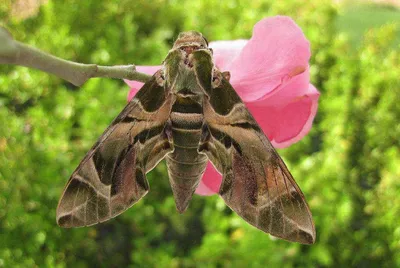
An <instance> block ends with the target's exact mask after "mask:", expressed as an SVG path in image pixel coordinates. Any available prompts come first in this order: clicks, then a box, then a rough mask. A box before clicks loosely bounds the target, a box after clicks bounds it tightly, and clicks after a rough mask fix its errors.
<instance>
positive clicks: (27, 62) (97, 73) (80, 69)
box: [0, 27, 151, 86]
mask: <svg viewBox="0 0 400 268" xmlns="http://www.w3.org/2000/svg"><path fill="white" fill-rule="evenodd" d="M0 64H15V65H21V66H26V67H31V68H36V69H39V70H42V71H44V72H47V73H52V74H54V75H56V76H58V77H60V78H62V79H64V80H66V81H68V82H70V83H72V84H74V85H75V86H81V85H83V84H84V83H85V82H86V81H87V80H88V79H90V78H92V77H110V78H120V79H130V80H136V81H139V82H146V81H148V80H149V79H150V77H151V76H149V75H147V74H144V73H140V72H137V71H136V67H135V65H133V64H132V65H116V66H100V65H96V64H83V63H76V62H73V61H68V60H64V59H61V58H58V57H55V56H53V55H50V54H47V53H45V52H43V51H41V50H39V49H37V48H34V47H31V46H28V45H25V44H23V43H21V42H18V41H16V40H14V39H13V37H12V35H11V34H10V33H9V32H8V31H7V30H6V29H5V28H3V27H0Z"/></svg>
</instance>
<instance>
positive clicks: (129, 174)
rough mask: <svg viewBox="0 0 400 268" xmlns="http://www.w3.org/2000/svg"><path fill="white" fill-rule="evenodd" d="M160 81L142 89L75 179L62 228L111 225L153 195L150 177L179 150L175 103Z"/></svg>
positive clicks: (65, 198) (62, 211)
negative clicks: (173, 125)
mask: <svg viewBox="0 0 400 268" xmlns="http://www.w3.org/2000/svg"><path fill="white" fill-rule="evenodd" d="M159 76H160V73H159V72H157V73H156V74H155V75H154V76H153V77H152V79H151V80H150V81H149V82H147V83H146V84H145V85H144V86H143V87H142V88H141V89H140V91H139V92H138V93H137V94H136V96H135V98H134V99H132V100H131V101H130V102H129V104H128V105H127V106H126V107H125V108H124V110H123V111H122V112H121V113H120V114H119V115H118V116H117V118H115V119H114V121H113V122H112V123H111V125H110V126H109V127H108V128H107V129H106V131H105V132H104V133H103V135H102V136H101V137H100V139H99V140H98V141H97V143H96V144H95V145H94V146H93V148H92V149H91V150H90V151H89V152H88V154H87V155H86V156H85V158H84V159H83V160H82V162H81V163H80V164H79V166H78V168H77V169H76V170H75V171H74V173H73V174H72V176H71V178H70V180H69V182H68V183H67V185H66V187H65V190H64V193H63V195H62V197H61V199H60V201H59V204H58V207H57V223H58V224H59V225H60V226H62V227H79V226H87V225H92V224H96V223H99V222H102V221H105V220H108V219H110V218H112V217H115V216H116V215H118V214H120V213H122V212H123V211H124V210H126V209H127V208H129V207H130V206H132V205H133V204H134V203H136V202H137V201H138V200H139V199H140V198H142V197H143V196H144V195H145V194H146V193H147V191H148V190H149V185H148V182H147V179H146V177H145V174H146V172H148V171H149V170H150V169H152V168H153V167H154V166H155V165H156V164H157V163H158V162H159V161H160V160H162V159H163V158H164V156H165V155H166V154H167V153H168V152H170V151H172V150H173V145H172V140H171V139H172V138H171V136H170V135H168V131H166V130H167V128H168V127H169V126H168V123H167V122H168V119H169V114H170V111H171V107H172V103H173V98H172V94H170V93H169V92H168V91H167V90H165V89H164V87H163V86H162V85H160V84H159V82H158V81H157V80H158V78H159Z"/></svg>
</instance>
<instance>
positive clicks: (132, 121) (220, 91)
mask: <svg viewBox="0 0 400 268" xmlns="http://www.w3.org/2000/svg"><path fill="white" fill-rule="evenodd" d="M164 158H165V159H166V163H167V167H168V175H169V181H170V184H171V188H172V192H173V195H174V198H175V203H176V207H177V210H178V211H179V212H180V213H183V212H184V211H185V210H186V208H187V207H188V204H189V201H190V200H191V198H192V195H193V193H194V191H195V190H196V187H197V186H198V184H199V182H200V180H201V178H202V176H203V173H204V171H205V168H206V165H207V163H208V161H211V163H212V164H213V165H214V167H215V168H216V169H217V170H218V171H219V173H221V174H222V176H223V181H222V184H221V187H220V190H219V195H220V196H221V197H222V198H223V200H224V201H225V203H226V204H227V205H228V206H229V207H230V208H231V209H232V210H233V211H235V212H236V213H237V214H238V215H239V216H241V217H242V218H243V219H244V220H245V221H247V222H248V223H250V224H251V225H253V226H255V227H257V228H258V229H260V230H262V231H264V232H267V233H270V234H272V235H273V236H276V237H279V238H282V239H285V240H289V241H294V242H299V243H303V244H312V243H314V242H315V227H314V223H313V220H312V216H311V212H310V209H309V208H308V205H307V203H306V201H305V199H304V196H303V193H302V192H301V190H300V188H299V187H298V186H297V184H296V182H295V181H294V179H293V177H292V175H291V174H290V172H289V170H288V169H287V167H286V165H285V164H284V162H283V161H282V159H281V158H280V156H279V155H278V154H277V152H276V151H275V149H274V148H273V146H272V145H271V143H270V141H269V140H268V138H267V137H266V136H265V134H264V133H263V131H262V130H261V128H260V127H259V126H258V124H257V122H256V121H255V120H254V118H253V117H252V115H251V114H250V113H249V111H248V110H247V109H246V107H245V105H244V104H243V102H242V100H241V99H240V97H239V96H238V94H237V93H236V92H235V90H234V89H233V88H232V86H231V85H230V83H229V73H228V72H221V71H220V70H219V69H218V68H217V66H215V65H214V63H213V57H212V50H211V48H209V47H208V42H207V40H206V39H205V38H204V37H203V36H202V34H201V33H199V32H195V31H190V32H184V33H181V34H180V35H179V36H178V39H177V40H176V42H175V43H174V45H173V48H172V49H171V50H170V51H169V53H168V55H167V57H166V58H165V60H164V61H163V67H162V68H161V69H160V70H158V71H157V72H156V73H155V74H154V75H153V76H152V78H151V79H150V81H148V82H146V83H145V84H144V85H143V87H142V88H141V89H140V90H139V92H138V93H137V94H136V96H135V97H134V98H133V99H132V100H131V101H130V102H129V103H128V104H127V106H126V107H125V108H124V109H123V110H122V112H121V113H120V114H119V115H118V116H117V117H116V118H115V119H114V121H113V122H112V123H111V125H110V126H109V127H108V128H107V129H106V130H105V132H104V133H103V134H102V136H101V137H100V138H99V140H98V141H97V143H96V144H95V145H94V146H93V147H92V149H91V150H90V151H89V152H88V153H87V155H86V156H85V158H84V159H83V160H82V162H81V163H80V164H79V166H78V167H77V168H76V170H75V171H74V172H73V174H72V176H71V178H70V180H69V182H68V183H67V185H66V187H65V189H64V193H63V195H62V197H61V199H60V201H59V204H58V207H57V223H58V224H59V225H60V226H62V227H79V226H88V225H93V224H96V223H99V222H103V221H106V220H108V219H110V218H113V217H115V216H117V215H119V214H120V213H122V212H123V211H125V210H126V209H128V208H129V207H130V206H132V205H133V204H134V203H136V202H137V201H138V200H140V199H141V198H142V197H143V196H144V195H145V194H146V193H147V192H148V190H149V184H148V181H147V179H146V173H147V172H149V171H150V170H152V169H153V168H154V167H155V166H156V165H157V164H158V163H159V162H160V161H161V160H162V159H164Z"/></svg>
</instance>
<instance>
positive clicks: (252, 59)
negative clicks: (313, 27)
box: [224, 16, 311, 101]
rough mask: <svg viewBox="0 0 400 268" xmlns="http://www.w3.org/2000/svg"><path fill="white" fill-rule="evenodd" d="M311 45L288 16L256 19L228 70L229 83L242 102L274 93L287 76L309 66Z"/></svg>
mask: <svg viewBox="0 0 400 268" xmlns="http://www.w3.org/2000/svg"><path fill="white" fill-rule="evenodd" d="M310 55H311V53H310V45H309V42H308V40H307V39H306V37H305V36H304V34H303V32H302V31H301V29H300V28H299V27H298V26H297V25H296V23H295V22H294V21H293V20H292V19H291V18H289V17H284V16H277V17H272V18H266V19H263V20H261V21H259V22H258V23H257V24H256V25H255V26H254V30H253V36H252V38H251V39H250V40H249V41H248V42H247V44H246V45H245V46H244V47H243V50H242V51H241V53H240V55H238V56H237V57H235V59H233V60H232V62H231V63H230V65H229V66H224V67H226V68H228V67H229V69H228V71H230V73H231V77H232V78H231V84H232V85H233V86H234V88H235V89H236V91H237V92H238V93H239V95H240V96H241V97H242V99H243V100H244V101H255V100H257V99H260V98H265V97H269V96H270V95H272V94H275V90H276V89H278V88H279V86H280V85H281V84H282V83H284V82H285V78H287V77H288V76H289V77H291V76H294V75H296V74H299V73H301V71H302V70H305V69H306V68H307V67H308V60H309V58H310Z"/></svg>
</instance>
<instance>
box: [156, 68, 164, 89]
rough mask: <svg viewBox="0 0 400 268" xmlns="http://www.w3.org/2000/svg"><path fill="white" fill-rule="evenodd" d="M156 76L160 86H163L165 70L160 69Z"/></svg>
mask: <svg viewBox="0 0 400 268" xmlns="http://www.w3.org/2000/svg"><path fill="white" fill-rule="evenodd" d="M155 77H156V82H157V84H158V85H159V86H160V87H163V86H164V84H165V76H164V70H163V69H160V70H158V71H157V72H156V73H155Z"/></svg>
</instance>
